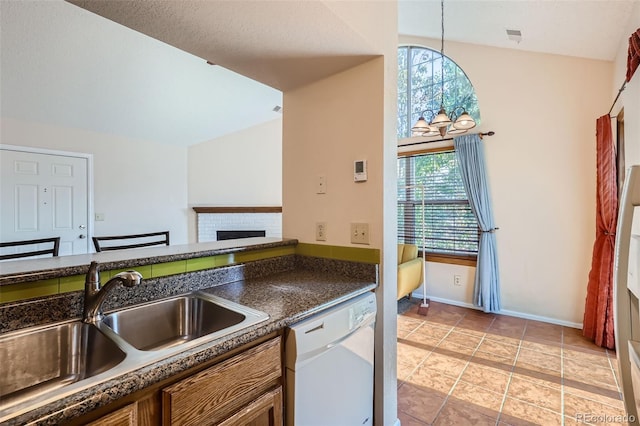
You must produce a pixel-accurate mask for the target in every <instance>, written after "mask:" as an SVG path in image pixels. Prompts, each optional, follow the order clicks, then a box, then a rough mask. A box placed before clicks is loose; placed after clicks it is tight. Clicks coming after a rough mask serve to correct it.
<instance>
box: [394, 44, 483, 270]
mask: <svg viewBox="0 0 640 426" xmlns="http://www.w3.org/2000/svg"><path fill="white" fill-rule="evenodd" d="M442 60H443V57H442V55H441V54H440V53H439V52H436V51H434V50H431V49H427V48H424V47H414V46H408V47H400V48H398V139H403V138H407V137H409V136H411V127H412V126H413V125H414V124H415V122H416V121H418V118H419V117H420V115H421V113H422V112H423V111H425V110H429V111H432V112H433V111H435V112H436V113H437V111H438V110H439V109H440V104H441V102H442V103H443V105H444V107H445V109H446V110H447V112H449V113H450V112H451V110H452V109H454V108H455V107H463V108H464V109H466V111H467V112H468V113H469V114H470V115H471V116H472V117H473V119H474V120H476V123H477V124H479V122H480V111H479V109H478V101H477V99H476V95H475V91H474V90H473V86H472V85H471V82H470V81H469V79H468V78H467V76H466V75H465V73H464V71H462V69H460V67H458V65H456V63H455V62H453V61H452V60H451V59H449V58H447V57H446V56H445V57H444V63H443V62H442ZM442 67H444V101H443V99H442V95H443V90H442V87H443V86H442V83H443V80H442V71H441V69H442ZM425 118H427V114H425ZM427 120H429V119H428V118H427ZM423 198H424V200H423ZM398 242H399V243H410V244H417V245H418V246H421V245H422V243H423V242H424V245H425V251H426V253H427V260H428V261H435V262H451V261H452V260H451V259H452V258H455V259H457V260H456V261H454V263H455V262H460V261H461V259H462V260H464V261H470V262H472V263H469V264H473V262H475V257H476V255H477V253H478V223H477V221H476V219H475V216H474V215H473V212H472V211H471V206H470V205H469V200H468V198H467V194H466V192H465V189H464V185H463V183H462V177H461V176H460V171H459V169H458V161H457V158H456V156H455V153H454V151H453V148H451V149H450V150H444V151H443V150H441V149H438V150H429V149H425V150H418V151H412V152H408V153H402V154H398ZM465 264H466V263H465Z"/></svg>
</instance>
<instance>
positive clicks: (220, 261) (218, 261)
mask: <svg viewBox="0 0 640 426" xmlns="http://www.w3.org/2000/svg"><path fill="white" fill-rule="evenodd" d="M213 258H214V263H215V265H216V266H218V267H219V266H228V265H233V264H234V263H235V256H234V254H233V253H229V254H219V255H217V256H213Z"/></svg>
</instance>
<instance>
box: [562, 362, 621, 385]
mask: <svg viewBox="0 0 640 426" xmlns="http://www.w3.org/2000/svg"><path fill="white" fill-rule="evenodd" d="M567 364H568V362H565V368H564V373H563V378H564V380H565V383H566V384H567V385H569V386H571V387H574V388H585V387H593V388H597V389H602V390H614V391H615V390H618V384H617V382H616V379H615V377H614V374H613V370H612V369H607V368H598V367H591V366H589V365H586V366H585V367H586V368H580V366H579V365H575V364H572V365H569V366H568V365H567Z"/></svg>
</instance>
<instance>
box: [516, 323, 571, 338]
mask: <svg viewBox="0 0 640 426" xmlns="http://www.w3.org/2000/svg"><path fill="white" fill-rule="evenodd" d="M562 334H563V327H562V326H560V325H555V324H547V323H543V322H538V321H529V322H527V327H526V328H525V331H524V339H525V340H526V339H527V337H530V338H537V339H542V340H548V341H550V342H557V343H560V342H562Z"/></svg>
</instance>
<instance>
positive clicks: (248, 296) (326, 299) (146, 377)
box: [0, 268, 376, 425]
mask: <svg viewBox="0 0 640 426" xmlns="http://www.w3.org/2000/svg"><path fill="white" fill-rule="evenodd" d="M375 287H376V284H375V283H374V282H371V281H366V280H360V279H356V278H351V277H348V276H346V275H341V274H337V273H327V272H318V271H317V270H316V271H313V270H306V269H301V268H297V269H294V270H290V271H286V272H279V273H275V274H272V275H268V276H265V277H261V278H255V279H248V280H242V281H235V282H231V283H227V284H223V285H219V286H216V287H212V288H208V289H205V290H202V291H204V292H206V293H209V294H212V295H215V296H218V297H222V298H224V299H227V300H230V301H232V302H236V303H239V304H241V305H245V306H248V307H250V308H253V309H257V310H260V311H263V312H266V313H267V314H269V319H268V320H266V321H264V322H261V323H259V324H257V325H255V326H253V327H250V328H247V329H244V330H241V331H239V332H237V333H234V334H232V335H228V336H225V337H222V338H220V339H217V340H215V341H213V342H209V343H206V344H203V345H200V346H197V347H194V348H192V349H188V350H186V351H184V352H182V353H180V354H178V355H175V356H172V357H170V358H167V359H164V360H161V361H159V362H156V363H153V364H152V365H148V366H145V367H142V368H139V369H136V370H134V371H131V372H129V373H126V374H122V375H120V376H117V377H113V378H112V379H110V380H108V381H106V382H103V383H100V384H98V385H96V386H92V387H90V388H88V389H85V390H82V391H79V392H76V393H74V394H71V395H67V396H64V397H62V398H60V399H58V400H55V401H52V402H49V403H46V404H45V405H41V406H38V407H33V408H32V409H31V410H30V411H28V412H26V413H23V414H20V415H18V416H15V417H13V418H11V419H1V418H0V422H3V421H6V423H3V424H7V425H22V424H26V423H30V424H31V423H33V424H48V425H54V424H59V423H61V422H63V421H65V420H69V419H72V418H75V417H77V416H80V415H82V414H84V413H87V412H89V411H91V410H94V409H96V408H98V407H101V406H104V405H107V404H109V403H111V402H114V401H116V400H118V399H119V398H122V397H124V396H126V395H128V394H131V393H133V392H136V391H138V390H141V389H143V388H145V387H148V386H150V385H152V384H154V383H157V382H160V381H162V380H164V379H167V378H169V377H171V376H173V375H175V374H177V373H180V372H182V371H185V370H188V369H190V368H192V367H194V366H197V365H198V364H201V363H203V362H206V361H208V360H210V359H213V358H215V357H217V356H219V355H221V354H224V353H226V352H228V351H229V350H231V349H234V348H236V347H239V346H242V345H244V344H246V343H249V342H251V341H253V340H255V339H257V338H260V337H262V336H265V335H268V334H269V333H272V332H276V331H279V330H281V329H283V328H284V327H286V326H288V325H291V324H293V323H296V322H298V321H300V320H302V319H304V318H307V317H309V316H311V315H313V314H314V313H317V312H319V311H322V310H323V309H326V308H328V307H330V306H334V305H336V304H338V303H340V302H342V301H345V300H348V299H350V298H352V297H355V296H357V295H359V294H363V293H365V292H367V291H370V290H372V289H374V288H375Z"/></svg>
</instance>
